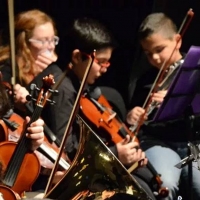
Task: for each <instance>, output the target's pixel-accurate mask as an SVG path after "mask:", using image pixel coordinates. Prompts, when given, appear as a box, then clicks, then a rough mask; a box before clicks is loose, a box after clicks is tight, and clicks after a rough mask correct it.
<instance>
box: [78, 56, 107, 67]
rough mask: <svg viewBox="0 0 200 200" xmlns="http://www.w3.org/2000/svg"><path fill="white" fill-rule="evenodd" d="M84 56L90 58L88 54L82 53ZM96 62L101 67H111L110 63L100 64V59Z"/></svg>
mask: <svg viewBox="0 0 200 200" xmlns="http://www.w3.org/2000/svg"><path fill="white" fill-rule="evenodd" d="M81 53H82V54H83V55H85V56H86V57H87V58H89V57H90V55H88V54H87V53H84V52H81ZM94 62H95V63H97V64H98V65H100V66H101V67H105V68H107V67H109V66H110V62H108V61H103V62H100V61H99V60H98V59H96V58H94Z"/></svg>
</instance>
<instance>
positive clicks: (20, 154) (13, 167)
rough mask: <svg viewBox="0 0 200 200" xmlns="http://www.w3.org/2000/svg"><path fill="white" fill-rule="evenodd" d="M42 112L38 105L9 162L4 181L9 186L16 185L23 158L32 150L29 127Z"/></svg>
mask: <svg viewBox="0 0 200 200" xmlns="http://www.w3.org/2000/svg"><path fill="white" fill-rule="evenodd" d="M41 112H42V107H40V106H36V109H35V110H34V112H33V114H32V117H31V119H30V121H29V123H27V124H26V126H25V127H24V129H23V132H22V134H21V137H20V139H19V142H18V144H17V147H16V148H15V151H14V153H13V155H12V157H11V159H10V161H9V163H8V166H7V169H6V173H5V176H4V179H3V183H4V184H5V185H7V186H9V187H12V186H13V185H14V183H15V180H16V178H17V175H18V173H19V170H20V167H21V165H22V162H23V159H24V157H25V155H26V153H28V152H30V146H31V144H30V140H29V139H28V138H27V137H26V133H27V128H28V127H29V126H30V124H31V123H32V122H34V121H36V120H37V119H38V118H39V117H40V114H41Z"/></svg>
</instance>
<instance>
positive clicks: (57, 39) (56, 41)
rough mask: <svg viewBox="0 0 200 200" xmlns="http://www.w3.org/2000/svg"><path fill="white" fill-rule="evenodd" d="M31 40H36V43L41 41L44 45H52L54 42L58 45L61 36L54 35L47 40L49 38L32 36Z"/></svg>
mask: <svg viewBox="0 0 200 200" xmlns="http://www.w3.org/2000/svg"><path fill="white" fill-rule="evenodd" d="M29 42H35V43H40V44H42V45H43V46H44V45H47V44H48V45H50V44H52V43H53V44H54V45H57V44H58V42H59V37H58V36H54V37H53V39H51V40H47V39H44V40H42V39H34V38H30V39H29Z"/></svg>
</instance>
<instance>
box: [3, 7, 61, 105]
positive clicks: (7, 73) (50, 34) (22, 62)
mask: <svg viewBox="0 0 200 200" xmlns="http://www.w3.org/2000/svg"><path fill="white" fill-rule="evenodd" d="M58 42H59V38H58V36H57V31H56V28H55V23H54V21H53V19H52V18H51V17H50V16H49V15H47V14H46V13H44V12H42V11H40V10H37V9H34V10H29V11H25V12H21V13H19V14H18V15H17V16H16V17H15V49H16V51H15V56H16V77H14V78H16V83H17V84H16V85H14V93H15V96H14V100H15V104H16V105H18V104H20V105H21V103H25V102H26V96H27V94H28V91H27V90H26V89H25V88H24V87H26V86H27V85H28V84H29V83H30V82H31V81H32V80H33V79H34V77H36V76H37V75H38V74H39V73H40V72H41V71H43V70H44V69H45V68H46V67H47V66H48V65H49V64H50V63H52V62H55V61H56V60H57V55H56V53H55V46H56V45H57V44H58ZM5 43H6V42H5V41H4V40H3V43H2V44H1V48H0V64H1V73H2V79H3V81H4V82H8V83H10V82H11V76H12V68H11V64H10V46H9V44H5ZM20 108H21V107H20Z"/></svg>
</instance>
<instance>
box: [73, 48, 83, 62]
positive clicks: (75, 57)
mask: <svg viewBox="0 0 200 200" xmlns="http://www.w3.org/2000/svg"><path fill="white" fill-rule="evenodd" d="M71 60H72V63H74V64H78V63H79V62H81V61H82V58H81V52H80V50H79V49H75V50H73V52H72V58H71Z"/></svg>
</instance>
